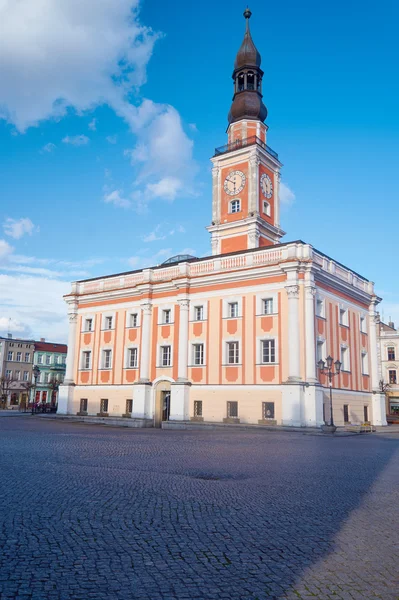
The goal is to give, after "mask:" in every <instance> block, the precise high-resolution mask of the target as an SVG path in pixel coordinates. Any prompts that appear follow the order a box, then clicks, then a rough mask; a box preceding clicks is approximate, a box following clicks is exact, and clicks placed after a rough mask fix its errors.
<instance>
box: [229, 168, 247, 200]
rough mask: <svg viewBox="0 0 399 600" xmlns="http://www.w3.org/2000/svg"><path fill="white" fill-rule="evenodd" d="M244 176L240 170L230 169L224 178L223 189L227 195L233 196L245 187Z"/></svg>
mask: <svg viewBox="0 0 399 600" xmlns="http://www.w3.org/2000/svg"><path fill="white" fill-rule="evenodd" d="M245 181H246V177H245V175H244V173H243V172H242V171H230V173H229V174H228V175H227V177H226V179H225V180H224V191H225V192H226V194H229V196H235V195H236V194H239V193H240V192H242V190H243V189H244V187H245Z"/></svg>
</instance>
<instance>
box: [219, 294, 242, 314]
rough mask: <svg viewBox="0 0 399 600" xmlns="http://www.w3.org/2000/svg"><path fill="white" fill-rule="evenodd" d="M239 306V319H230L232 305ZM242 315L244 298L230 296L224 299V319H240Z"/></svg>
mask: <svg viewBox="0 0 399 600" xmlns="http://www.w3.org/2000/svg"><path fill="white" fill-rule="evenodd" d="M234 302H236V303H237V304H238V317H230V304H233V303H234ZM241 315H242V296H228V297H226V298H223V304H222V316H223V318H224V319H232V318H236V319H237V318H238V319H239V318H240V317H241Z"/></svg>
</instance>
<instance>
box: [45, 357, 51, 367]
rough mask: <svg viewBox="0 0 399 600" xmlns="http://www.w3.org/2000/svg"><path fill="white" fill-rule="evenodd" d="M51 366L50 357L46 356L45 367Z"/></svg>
mask: <svg viewBox="0 0 399 600" xmlns="http://www.w3.org/2000/svg"><path fill="white" fill-rule="evenodd" d="M49 364H51V356H50V354H46V365H49Z"/></svg>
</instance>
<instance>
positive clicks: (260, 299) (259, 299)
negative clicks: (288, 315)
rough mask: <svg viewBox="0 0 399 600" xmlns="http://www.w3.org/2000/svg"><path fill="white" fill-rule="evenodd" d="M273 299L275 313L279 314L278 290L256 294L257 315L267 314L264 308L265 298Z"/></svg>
mask: <svg viewBox="0 0 399 600" xmlns="http://www.w3.org/2000/svg"><path fill="white" fill-rule="evenodd" d="M269 299H270V300H273V313H271V314H273V315H277V314H278V292H274V291H273V292H272V291H271V292H269V293H267V292H262V293H261V294H256V315H257V316H259V317H260V316H262V317H264V316H265V313H264V311H263V308H264V301H265V300H269Z"/></svg>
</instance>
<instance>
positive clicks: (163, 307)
mask: <svg viewBox="0 0 399 600" xmlns="http://www.w3.org/2000/svg"><path fill="white" fill-rule="evenodd" d="M164 310H170V321H169V323H164V320H163V319H164ZM174 322H175V307H174V305H173V304H162V305H161V306H159V310H158V325H173V323H174Z"/></svg>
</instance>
